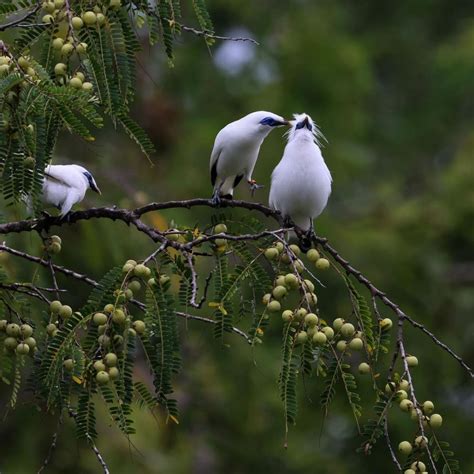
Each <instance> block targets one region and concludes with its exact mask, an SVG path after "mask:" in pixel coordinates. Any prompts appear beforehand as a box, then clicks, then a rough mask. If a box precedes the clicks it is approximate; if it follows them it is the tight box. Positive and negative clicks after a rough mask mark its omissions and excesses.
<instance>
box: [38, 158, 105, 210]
mask: <svg viewBox="0 0 474 474" xmlns="http://www.w3.org/2000/svg"><path fill="white" fill-rule="evenodd" d="M89 188H90V189H92V190H93V191H95V192H96V193H98V194H101V192H100V189H99V187H98V186H97V183H96V182H95V180H94V178H93V176H92V174H91V173H89V171H87V170H86V169H85V168H83V167H82V166H79V165H49V166H47V167H46V169H45V170H44V181H43V195H42V200H43V202H44V203H45V204H47V205H50V206H54V207H56V208H58V209H59V210H60V211H61V216H65V215H66V214H67V213H68V212H69V211H70V210H71V208H72V206H74V204H77V203H79V202H81V201H82V200H83V199H84V196H85V195H86V191H87V190H88V189H89Z"/></svg>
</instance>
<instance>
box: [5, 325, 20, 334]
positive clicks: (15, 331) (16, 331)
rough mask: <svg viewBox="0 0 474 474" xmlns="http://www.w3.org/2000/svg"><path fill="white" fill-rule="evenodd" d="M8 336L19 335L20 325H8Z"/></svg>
mask: <svg viewBox="0 0 474 474" xmlns="http://www.w3.org/2000/svg"><path fill="white" fill-rule="evenodd" d="M6 332H7V336H12V337H18V336H19V335H20V326H18V324H15V323H10V324H8V325H7V327H6Z"/></svg>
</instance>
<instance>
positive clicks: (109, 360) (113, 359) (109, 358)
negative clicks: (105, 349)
mask: <svg viewBox="0 0 474 474" xmlns="http://www.w3.org/2000/svg"><path fill="white" fill-rule="evenodd" d="M104 362H105V365H108V366H109V367H114V366H116V365H117V362H118V358H117V354H114V353H113V352H109V353H108V354H105V357H104Z"/></svg>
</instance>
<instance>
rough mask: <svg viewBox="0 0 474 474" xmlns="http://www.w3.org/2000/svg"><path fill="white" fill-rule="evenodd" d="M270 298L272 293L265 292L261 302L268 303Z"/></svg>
mask: <svg viewBox="0 0 474 474" xmlns="http://www.w3.org/2000/svg"><path fill="white" fill-rule="evenodd" d="M271 299H272V295H271V294H270V293H267V294H265V295H263V297H262V303H263V304H268V303H270V301H271Z"/></svg>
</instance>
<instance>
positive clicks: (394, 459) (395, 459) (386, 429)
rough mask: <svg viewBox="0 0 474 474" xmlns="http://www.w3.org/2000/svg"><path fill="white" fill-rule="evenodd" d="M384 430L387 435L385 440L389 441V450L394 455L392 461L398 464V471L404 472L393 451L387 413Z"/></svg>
mask: <svg viewBox="0 0 474 474" xmlns="http://www.w3.org/2000/svg"><path fill="white" fill-rule="evenodd" d="M383 432H384V435H385V440H386V441H387V446H388V450H389V451H390V456H391V457H392V461H393V463H394V464H395V466H397V469H398V472H403V469H402V466H400V463H399V462H398V459H397V456H396V455H395V452H394V451H393V447H392V442H391V441H390V435H389V433H388V421H387V415H385V417H384V419H383Z"/></svg>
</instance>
